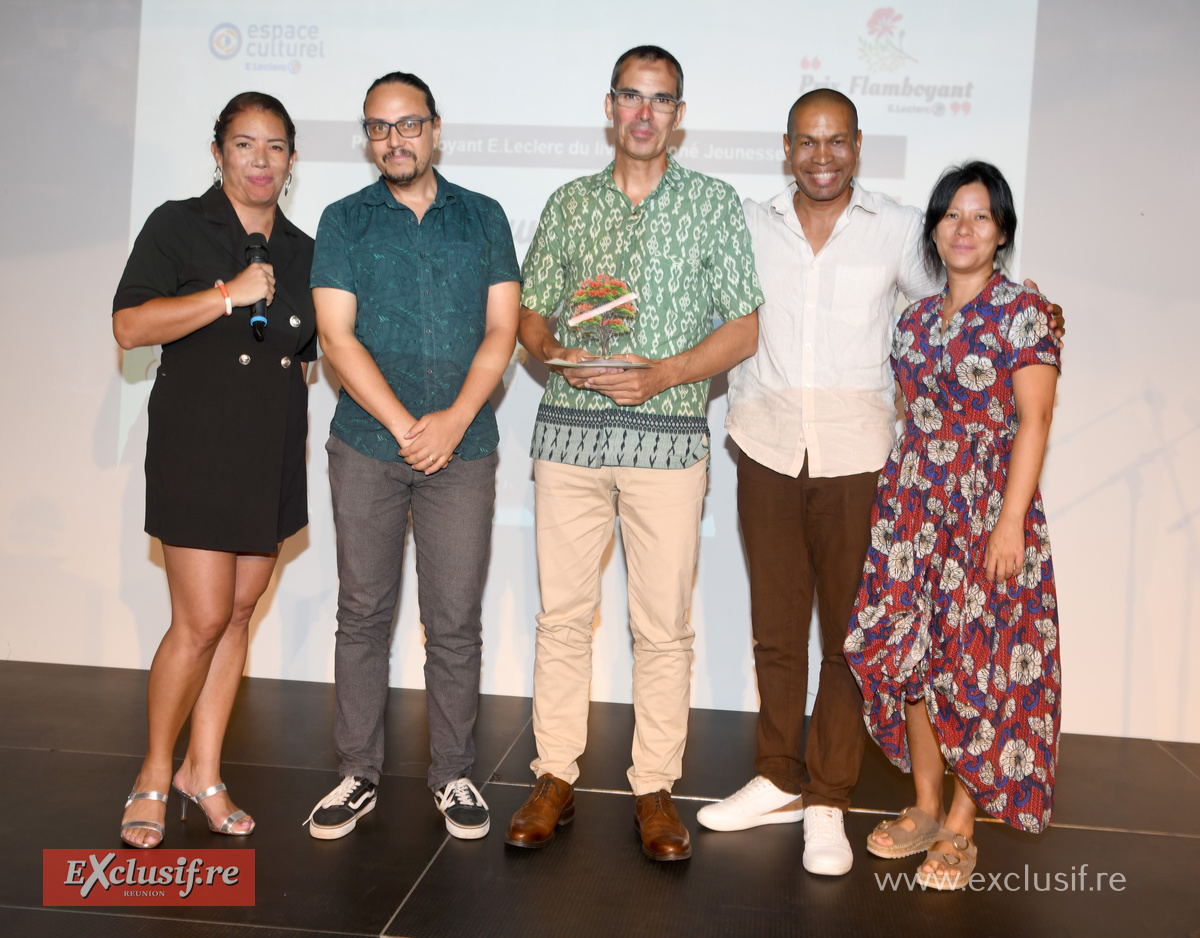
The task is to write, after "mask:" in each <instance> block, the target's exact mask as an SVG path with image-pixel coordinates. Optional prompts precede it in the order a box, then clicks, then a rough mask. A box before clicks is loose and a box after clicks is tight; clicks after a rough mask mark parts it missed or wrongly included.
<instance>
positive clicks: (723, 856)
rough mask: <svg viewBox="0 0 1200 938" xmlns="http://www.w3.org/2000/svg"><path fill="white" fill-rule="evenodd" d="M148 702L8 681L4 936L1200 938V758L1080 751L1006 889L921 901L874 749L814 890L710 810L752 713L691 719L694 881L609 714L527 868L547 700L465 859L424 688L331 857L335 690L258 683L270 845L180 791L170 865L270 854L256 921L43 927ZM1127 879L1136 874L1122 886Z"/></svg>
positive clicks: (1006, 866) (253, 700)
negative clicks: (511, 827) (640, 803)
mask: <svg viewBox="0 0 1200 938" xmlns="http://www.w3.org/2000/svg"><path fill="white" fill-rule="evenodd" d="M145 683H146V673H145V672H144V671H132V670H119V669H112V668H87V667H70V666H65V665H47V664H32V663H23V662H0V713H3V715H4V717H3V721H2V723H0V762H2V764H3V771H2V773H0V779H2V782H0V803H2V804H3V805H4V809H3V810H4V813H5V817H7V821H6V822H5V823H4V824H3V826H4V828H6V829H7V830H8V834H7V835H5V836H4V838H3V852H2V853H0V935H3V936H26V935H29V936H47V938H52V936H60V935H71V936H76V935H86V936H97V938H106V936H130V935H137V936H141V935H147V936H150V935H153V936H158V935H171V936H177V935H178V936H183V935H186V936H193V935H194V936H197V938H255V936H261V938H283V936H297V938H299V936H310V938H311V936H314V935H404V936H412V938H417V936H422V938H423V936H436V938H458V936H472V938H474V936H480V938H482V936H509V935H511V936H523V938H524V936H558V935H563V936H580V938H590V936H598V938H599V936H604V938H608V936H642V935H645V936H656V938H670V936H676V935H680V936H697V938H699V936H720V938H724V936H738V938H740V936H747V938H750V936H763V938H768V936H771V938H774V936H789V935H798V936H799V935H803V936H825V935H829V936H858V935H881V936H882V935H887V936H895V935H928V936H939V935H949V936H955V938H962V936H986V935H996V936H1005V938H1009V936H1036V935H1050V936H1055V938H1065V936H1093V935H1131V936H1168V935H1175V936H1185V938H1186V936H1192V938H1196V936H1200V746H1198V745H1187V744H1180V743H1159V742H1153V741H1151V740H1146V739H1118V738H1110V737H1104V736H1074V735H1067V736H1064V737H1063V740H1062V745H1061V764H1060V769H1059V784H1058V792H1057V797H1056V801H1057V804H1056V811H1055V820H1054V825H1053V826H1052V828H1051V829H1050V830H1049V831H1048V832H1047V833H1046V834H1044V835H1043V836H1041V837H1034V836H1030V835H1025V834H1021V833H1018V832H1015V831H1012V830H1010V829H1008V828H1006V827H1003V826H1002V825H999V824H996V823H984V824H981V825H979V826H978V827H977V837H976V840H977V843H978V846H979V856H980V860H979V866H978V868H977V869H978V871H980V872H982V873H984V874H985V875H986V876H987V878H988V883H987V885H986V887H985V888H982V889H980V890H979V891H975V892H961V893H955V894H950V893H935V892H933V891H930V892H927V893H926V892H922V891H921V890H920V889H919V888H917V889H912V890H910V889H908V888H907V887H904V886H902V887H900V888H899V889H893V888H889V887H888V886H886V885H885V886H883V887H882V888H881V886H880V879H881V878H882V877H883V876H884V875H886V874H889V873H911V872H914V871H915V870H916V868H917V865H918V863H919V858H917V857H912V858H909V859H907V860H894V861H886V860H878V859H875V858H873V857H871V856H870V855H869V854H867V852H866V850H865V849H864V847H863V843H864V839H865V838H866V835H867V833H868V832H869V831H870V829H871V827H872V826H874V824H875V823H876V822H877V821H878V819H879V817H880V815H884V814H888V813H893V812H895V811H897V810H899V809H900V808H902V807H903V806H904V805H905V804H906V803H907V800H908V792H910V790H911V789H910V788H909V782H908V779H907V778H906V777H904V776H903V775H901V774H900V773H899V772H897V771H896V770H895V769H893V768H892V767H891V766H889V765H888V764H887V763H886V761H885V760H884V759H883V758H882V756H881V755H880V753H879V751H878V750H877V749H876V748H875V747H874V746H872V745H868V747H867V759H866V762H865V764H864V766H863V772H862V778H861V781H860V782H859V785H858V787H857V789H856V790H855V792H854V796H853V797H854V805H855V807H854V809H853V810H852V812H851V813H850V814H849V815H848V816H847V822H846V827H847V833H848V835H849V837H850V842H851V844H852V845H853V847H854V852H855V864H854V869H853V870H852V871H851V872H850V873H849V874H847V875H846V876H842V877H837V878H830V877H817V876H811V875H809V874H808V873H806V872H805V871H804V870H803V868H802V867H801V865H800V856H801V853H802V851H803V839H802V833H801V828H800V825H780V826H775V827H764V828H758V829H756V830H750V831H743V832H737V833H714V832H711V831H705V830H701V829H699V828H698V825H697V823H696V811H697V810H698V809H699V808H700V807H701V806H702V805H703V804H704V803H705V802H707V801H710V800H714V799H716V798H720V797H723V796H725V795H727V794H729V793H730V792H732V791H734V790H735V789H737V788H738V787H739V786H740V785H742V784H743V783H744V782H745V781H746V780H747V779H748V778H749V777H750V776H751V774H752V771H753V749H754V716H753V714H748V713H737V712H726V711H716V710H693V711H692V715H691V728H690V737H689V740H688V748H687V756H686V759H685V761H684V775H683V778H682V780H681V781H680V782H679V783H678V785H677V786H676V789H675V793H676V796H677V798H676V800H677V804H678V805H679V809H680V814H681V815H682V816H683V818H684V821H685V822H686V823H687V825H688V827H689V828H690V829H691V830H692V832H693V837H694V849H695V853H694V856H693V857H692V859H691V860H689V861H686V862H677V863H654V862H651V861H649V860H646V859H644V858H643V857H642V855H641V853H640V852H639V845H638V840H637V835H636V834H635V832H634V828H633V800H632V797H631V795H630V793H629V790H628V784H627V782H626V779H625V769H626V767H627V766H628V762H629V744H630V738H631V730H632V713H631V709H630V707H628V706H624V705H618V704H594V705H593V707H592V715H591V722H590V726H589V748H588V752H587V755H586V756H585V758H584V759H583V760H581V768H582V776H581V778H580V782H579V783H580V786H581V787H580V788H579V789H577V795H576V804H577V812H576V820H575V823H574V824H572V825H571V826H569V827H566V828H563V829H561V835H560V836H559V837H557V838H556V840H555V841H554V842H553V843H552V844H551V845H550V846H548V847H547V848H545V849H542V850H519V849H514V848H512V847H507V846H505V844H504V836H503V830H504V826H505V825H506V824H507V819H508V817H509V815H510V814H511V813H512V812H513V811H514V810H515V809H516V808H517V806H518V805H519V804H520V803H521V802H522V801H523V800H524V798H525V796H526V794H527V787H528V786H529V785H530V784H531V783H532V776H531V774H530V772H529V769H528V765H529V761H530V759H531V758H532V755H533V751H534V750H533V737H532V730H531V728H530V702H529V700H528V699H525V698H520V697H499V696H484V697H483V699H482V702H481V705H480V713H479V722H478V725H477V727H476V733H475V737H476V741H477V748H478V762H477V764H476V768H475V773H474V777H475V780H476V782H477V783H484V782H486V785H482V786H481V787H482V788H483V792H484V795H485V797H486V798H487V800H488V801H489V803H490V805H491V808H492V813H493V830H492V832H491V834H490V835H489V836H488V837H486V838H485V839H483V840H479V841H473V842H464V841H457V840H454V839H452V838H450V837H449V836H447V834H446V831H445V828H444V827H443V823H442V818H441V816H440V815H439V814H438V813H437V812H436V810H435V808H434V806H433V801H432V798H431V796H430V793H429V790H428V789H427V788H426V787H425V770H426V767H427V764H428V759H427V747H428V738H427V734H426V730H425V704H424V694H423V693H422V692H419V691H405V690H393V691H392V692H391V697H390V700H389V725H388V734H387V736H388V742H387V752H388V762H387V764H386V765H385V767H384V773H385V777H384V779H383V782H382V784H381V786H380V790H379V803H378V807H377V809H376V810H375V811H374V813H372V814H370V815H368V816H367V817H365V818H364V819H362V820H361V821H360V822H359V826H358V829H357V830H356V831H354V832H353V833H352V834H350V835H349V836H348V837H345V838H344V839H342V840H337V841H330V842H322V841H316V840H313V839H312V838H310V837H309V836H308V833H307V831H306V829H305V828H303V827H302V826H301V821H302V820H303V819H304V818H305V817H306V816H307V814H308V812H309V810H310V809H311V808H312V806H313V804H314V803H315V802H316V801H317V800H318V799H319V798H320V797H321V796H322V795H323V794H325V793H326V792H327V791H328V790H329V789H330V788H332V787H333V786H334V785H335V784H336V782H337V775H336V765H337V763H336V760H335V757H334V754H333V752H332V750H331V744H330V739H331V727H332V721H333V688H332V686H331V685H327V684H315V683H303V682H296V681H273V680H262V679H246V680H245V681H244V683H243V688H242V692H241V694H240V695H239V697H238V703H237V708H236V710H235V712H234V715H233V720H232V723H231V725H230V728H229V733H228V737H227V740H226V746H225V763H224V780H225V782H226V783H227V784H228V785H229V788H230V790H231V792H232V793H233V794H234V797H235V799H236V801H237V803H238V804H239V805H240V806H242V807H244V808H246V809H247V810H249V811H250V812H251V813H253V815H254V817H255V819H256V820H257V823H258V828H257V830H256V831H255V833H254V835H253V836H251V837H249V838H245V839H242V838H232V837H224V836H220V835H217V834H212V833H209V831H208V830H207V829H206V828H205V827H204V825H203V824H202V823H201V821H200V819H199V818H198V817H197V816H196V815H195V814H193V815H192V816H190V817H189V821H188V823H186V824H183V823H181V822H179V821H178V814H177V811H178V801H177V798H176V796H174V795H172V800H171V804H170V807H169V811H168V823H167V834H166V841H165V849H163V850H160V851H158V852H157V853H160V854H164V855H165V854H167V853H170V848H171V847H186V848H189V849H194V848H202V847H225V848H231V847H232V848H241V849H253V850H254V851H255V867H256V871H257V881H256V904H255V905H254V906H252V907H232V908H220V907H214V908H175V907H164V908H109V909H104V910H92V909H88V910H80V909H62V908H43V907H42V891H41V869H42V850H43V848H53V847H61V848H88V849H101V848H102V849H104V850H109V849H114V848H118V847H120V846H121V844H120V842H119V840H118V837H117V828H118V826H119V821H120V817H121V807H122V801H123V799H124V797H125V795H126V794H127V792H128V791H129V786H130V784H131V782H132V781H133V779H134V777H135V775H136V773H137V768H138V764H139V761H140V758H141V753H142V749H143V746H144V742H145V729H144V726H145V716H144V707H145V703H144V695H145ZM145 852H146V853H147V854H150V853H154V851H145ZM173 858H174V854H171V857H170V858H169V860H166V861H164V862H174V859H173ZM1084 864H1086V865H1087V866H1086V871H1085V870H1083V869H1082V868H1083V865H1084ZM1027 867H1028V873H1029V875H1030V876H1031V877H1032V883H1031V884H1030V885H1029V887H1028V888H1026V885H1025V883H1026V868H1027ZM1101 873H1102V874H1105V875H1104V878H1103V880H1102V885H1101V886H1100V887H1099V888H1098V887H1097V885H1096V884H1097V874H1101ZM992 874H999V875H996V876H993V875H992ZM1008 874H1015V875H1012V876H1010V875H1008ZM1047 874H1062V875H1061V877H1060V878H1056V879H1055V880H1054V883H1055V884H1056V885H1055V887H1054V888H1053V889H1051V890H1050V891H1035V890H1034V888H1033V883H1038V882H1040V883H1041V884H1042V885H1043V886H1049V885H1050V880H1049V878H1048V876H1047ZM1113 874H1120V875H1121V876H1123V877H1124V883H1123V884H1122V883H1120V882H1119V880H1118V883H1117V885H1118V886H1120V887H1121V888H1119V889H1118V888H1114V887H1113V886H1112V885H1110V879H1111V877H1112V875H1113ZM1067 884H1069V885H1070V887H1071V888H1067ZM1010 886H1015V887H1016V888H1012V889H1010V888H1009V887H1010ZM1060 887H1061V888H1060Z"/></svg>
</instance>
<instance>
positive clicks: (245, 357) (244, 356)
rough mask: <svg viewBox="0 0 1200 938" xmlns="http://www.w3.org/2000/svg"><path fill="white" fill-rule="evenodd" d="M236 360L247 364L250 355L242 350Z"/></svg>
mask: <svg viewBox="0 0 1200 938" xmlns="http://www.w3.org/2000/svg"><path fill="white" fill-rule="evenodd" d="M238 361H240V362H241V363H242V364H243V365H249V364H250V356H249V355H247V354H246V353H245V352H243V353H242V354H241V355H239V356H238Z"/></svg>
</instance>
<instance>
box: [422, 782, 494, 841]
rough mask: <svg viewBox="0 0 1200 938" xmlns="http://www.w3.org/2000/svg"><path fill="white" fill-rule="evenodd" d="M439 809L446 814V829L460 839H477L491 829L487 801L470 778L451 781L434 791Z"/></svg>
mask: <svg viewBox="0 0 1200 938" xmlns="http://www.w3.org/2000/svg"><path fill="white" fill-rule="evenodd" d="M433 798H434V800H435V801H436V802H437V806H438V810H439V811H441V812H442V814H444V815H445V816H446V830H448V831H449V832H450V834H451V836H454V837H457V838H458V839H459V840H477V839H478V838H480V837H483V836H485V835H486V834H487V832H488V831H489V830H490V829H491V826H492V821H491V818H490V817H489V816H488V806H487V802H486V801H484V800H483V795H481V794H479V789H478V788H476V787H475V786H474V785H472V784H471V780H470V779H469V778H460V779H458V780H457V781H454V782H450V783H449V784H448V785H446V786H445V787H444V788H439V789H438V790H437V791H435V792H434V793H433Z"/></svg>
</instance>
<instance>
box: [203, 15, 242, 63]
mask: <svg viewBox="0 0 1200 938" xmlns="http://www.w3.org/2000/svg"><path fill="white" fill-rule="evenodd" d="M208 48H209V49H210V50H211V51H212V54H213V55H215V56H216V57H217V58H218V59H232V58H233V57H234V56H235V55H237V54H238V52H240V51H241V48H242V31H241V30H240V29H238V28H237V27H236V26H234V25H233V23H218V24H217V25H216V26H215V27H213V31H212V32H211V33H209V36H208Z"/></svg>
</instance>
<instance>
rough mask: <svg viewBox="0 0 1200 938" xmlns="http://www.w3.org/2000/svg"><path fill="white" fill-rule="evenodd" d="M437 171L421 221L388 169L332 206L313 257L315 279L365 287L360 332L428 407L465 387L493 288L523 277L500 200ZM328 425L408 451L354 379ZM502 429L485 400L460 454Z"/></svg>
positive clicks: (375, 447) (408, 394)
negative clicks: (358, 395) (361, 400)
mask: <svg viewBox="0 0 1200 938" xmlns="http://www.w3.org/2000/svg"><path fill="white" fill-rule="evenodd" d="M434 174H435V176H436V177H437V184H438V187H437V196H436V197H435V198H434V200H433V203H432V204H431V205H430V206H429V208H428V209H427V210H426V211H425V215H424V217H423V218H422V219H421V221H420V223H418V222H417V216H416V215H415V214H413V212H412V210H411V209H409V208H408V207H407V206H405V205H402V204H401V203H400V202H398V201H397V200H396V199H395V197H394V196H393V195H392V193H391V190H390V189H388V187H387V183H385V182H384V180H383V179H382V178H381V179H379V180H378V181H377V182H375V183H374V184H373V185H370V186H367V188H365V189H363V190H361V191H360V192H356V193H354V195H351V196H347V197H346V198H344V199H342V200H341V201H339V202H334V203H333V204H332V205H330V206H329V207H328V208H326V209H325V212H324V213H323V214H322V215H321V223H320V226H319V227H318V229H317V243H316V248H315V251H314V256H313V266H312V285H313V286H314V287H333V288H334V289H338V290H345V291H346V292H348V293H353V294H354V295H355V297H356V298H357V300H358V313H357V315H356V317H355V321H354V335H355V337H356V338H357V339H358V340H359V341H360V342H361V343H362V344H363V346H364V347H365V348H366V350H367V351H368V352H370V353H371V357H372V358H374V359H375V363H376V364H377V365H378V366H379V370H380V371H381V372H382V373H383V377H384V378H385V379H386V380H387V383H388V385H389V386H390V387H391V389H392V391H393V392H394V393H395V394H396V397H397V398H398V399H399V400H400V402H401V403H402V404H403V405H404V406H405V407H406V408H407V409H408V412H409V413H411V414H412V415H413V416H414V417H417V418H418V419H419V418H421V417H423V416H424V415H425V414H427V413H430V412H432V411H436V410H445V409H446V408H447V407H449V406H450V405H451V404H453V403H454V401H455V399H456V398H457V397H458V394H459V392H460V391H461V390H462V386H463V382H464V381H465V380H466V377H467V371H468V370H469V369H470V367H471V362H472V360H473V359H474V358H475V353H476V352H477V351H478V350H479V346H480V344H481V343H482V342H483V336H484V331H485V327H486V323H487V297H488V288H489V287H491V286H492V285H493V284H496V283H504V282H506V281H519V280H520V279H521V272H520V268H519V266H518V265H517V255H516V251H515V250H514V249H513V240H512V232H511V230H510V229H509V226H508V219H507V217H506V216H505V214H504V209H502V208H501V207H500V203H499V202H497V201H496V200H495V199H490V198H488V197H487V196H485V195H480V194H479V193H477V192H471V191H470V190H469V189H464V188H462V187H461V186H456V185H454V184H453V183H451V182H447V181H446V180H445V179H444V178H443V177H442V175H441V174H440V173H438V172H437V171H436V170H435V171H434ZM330 432H331V433H332V434H333V435H334V436H336V437H337V438H338V439H340V440H342V441H343V442H344V443H346V444H347V445H349V446H352V447H353V448H354V449H356V450H358V451H359V452H361V453H363V454H364V455H367V456H372V457H374V458H375V459H384V460H388V461H391V462H399V461H400V454H399V443H398V442H397V441H396V439H395V438H394V437H393V436H392V435H391V433H389V432H388V431H387V430H386V429H384V427H383V425H382V424H381V423H380V422H379V421H378V420H376V419H375V418H374V417H372V416H371V415H370V414H369V413H367V411H366V410H364V409H363V408H362V407H361V406H359V404H358V402H357V401H355V400H354V398H352V397H351V396H350V395H349V394H347V393H346V391H345V389H344V388H343V389H342V391H341V392H340V393H339V396H338V403H337V409H336V410H335V411H334V414H333V421H332V422H331V424H330ZM499 439H500V437H499V433H498V431H497V429H496V415H495V414H494V413H493V412H492V406H491V404H484V405H483V408H482V409H481V410H480V411H479V413H478V414H477V415H476V417H475V419H474V421H472V423H471V425H470V426H469V427H468V428H467V432H466V433H465V434H464V435H463V438H462V442H461V443H460V444H459V446H458V449H456V450H455V451H454V455H455V456H457V457H459V458H460V459H479V458H481V457H483V456H486V455H488V454H489V453H491V452H492V451H493V450H494V449H495V448H496V445H497V443H498V442H499Z"/></svg>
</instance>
